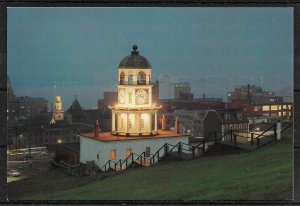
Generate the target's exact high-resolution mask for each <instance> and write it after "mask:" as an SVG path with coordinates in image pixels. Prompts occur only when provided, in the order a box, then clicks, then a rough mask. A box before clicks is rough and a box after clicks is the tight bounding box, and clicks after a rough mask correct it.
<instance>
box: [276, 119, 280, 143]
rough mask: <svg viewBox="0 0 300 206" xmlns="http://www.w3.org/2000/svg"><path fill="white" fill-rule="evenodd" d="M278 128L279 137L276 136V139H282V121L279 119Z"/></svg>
mask: <svg viewBox="0 0 300 206" xmlns="http://www.w3.org/2000/svg"><path fill="white" fill-rule="evenodd" d="M276 129H277V132H276V133H277V137H276V139H277V140H280V139H281V122H280V120H278V122H277V125H276Z"/></svg>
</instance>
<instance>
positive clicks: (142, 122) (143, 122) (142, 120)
mask: <svg viewBox="0 0 300 206" xmlns="http://www.w3.org/2000/svg"><path fill="white" fill-rule="evenodd" d="M144 128H145V121H144V119H141V129H144Z"/></svg>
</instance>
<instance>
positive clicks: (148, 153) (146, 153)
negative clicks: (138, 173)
mask: <svg viewBox="0 0 300 206" xmlns="http://www.w3.org/2000/svg"><path fill="white" fill-rule="evenodd" d="M150 149H151V148H150V147H146V152H145V155H146V157H150Z"/></svg>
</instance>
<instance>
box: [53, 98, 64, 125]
mask: <svg viewBox="0 0 300 206" xmlns="http://www.w3.org/2000/svg"><path fill="white" fill-rule="evenodd" d="M53 118H54V120H55V121H59V120H64V111H63V105H62V101H61V96H56V97H55V103H54V112H53Z"/></svg>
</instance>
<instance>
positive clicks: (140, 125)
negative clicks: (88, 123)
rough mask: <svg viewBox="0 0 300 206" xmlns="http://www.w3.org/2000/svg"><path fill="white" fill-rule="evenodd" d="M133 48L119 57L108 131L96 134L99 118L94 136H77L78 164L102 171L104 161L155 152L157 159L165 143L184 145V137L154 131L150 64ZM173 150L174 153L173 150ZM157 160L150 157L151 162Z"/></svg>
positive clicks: (155, 106) (155, 117)
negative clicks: (90, 164)
mask: <svg viewBox="0 0 300 206" xmlns="http://www.w3.org/2000/svg"><path fill="white" fill-rule="evenodd" d="M137 49H138V48H137V46H133V47H132V51H131V55H129V56H126V57H125V58H123V59H122V61H121V62H120V64H119V68H118V86H117V87H118V88H117V89H118V90H117V96H118V98H117V102H116V103H115V104H114V105H110V106H109V108H110V109H111V111H112V126H111V131H110V132H100V130H101V128H102V125H103V124H104V121H105V120H103V119H102V120H101V119H99V122H98V121H97V123H96V126H95V132H94V133H83V134H80V135H79V137H80V162H81V163H84V164H87V162H89V161H94V163H95V164H96V165H97V166H99V167H101V168H103V167H104V166H105V165H106V163H107V162H108V161H113V162H115V163H116V162H119V163H120V162H121V161H120V160H122V161H124V160H125V159H126V158H127V157H129V156H130V155H131V157H133V156H135V155H136V154H139V155H140V154H143V153H144V154H145V158H150V157H151V156H152V155H154V154H155V153H156V154H157V152H159V153H158V154H159V156H160V157H161V156H162V155H164V152H165V151H163V150H160V148H162V146H163V145H164V144H166V143H168V144H171V145H176V144H178V143H179V142H182V143H183V144H185V145H187V144H188V136H187V135H182V134H180V133H179V132H173V131H168V130H166V129H165V127H164V129H161V130H158V125H157V122H158V110H159V108H160V106H159V105H158V102H156V100H153V99H155V96H156V98H157V97H158V95H153V93H155V86H154V85H153V84H152V83H151V75H152V74H151V69H152V68H151V64H150V62H149V61H148V60H147V59H146V58H145V57H143V56H141V55H139V52H138V50H137ZM156 84H157V83H156ZM157 94H158V92H157ZM153 96H154V98H153ZM99 129H100V130H99ZM173 151H177V148H174V149H173ZM133 154H135V155H133ZM132 161H133V160H132ZM157 161H159V160H158V159H157V158H154V159H153V162H152V163H156V162H157ZM131 163H133V162H131ZM112 164H113V163H112ZM122 167H123V166H122ZM123 169H124V168H123Z"/></svg>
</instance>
